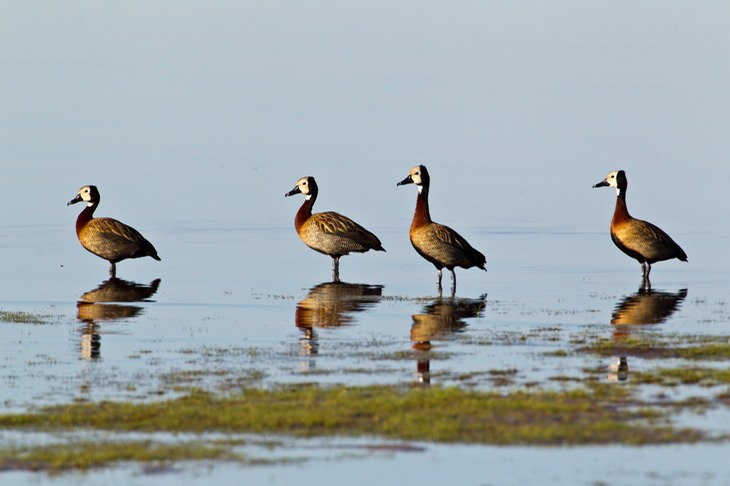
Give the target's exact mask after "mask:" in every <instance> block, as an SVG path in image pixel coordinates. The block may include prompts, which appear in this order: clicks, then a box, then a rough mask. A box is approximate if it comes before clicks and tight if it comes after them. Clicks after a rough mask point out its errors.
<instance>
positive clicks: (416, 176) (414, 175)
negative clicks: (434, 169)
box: [408, 165, 423, 186]
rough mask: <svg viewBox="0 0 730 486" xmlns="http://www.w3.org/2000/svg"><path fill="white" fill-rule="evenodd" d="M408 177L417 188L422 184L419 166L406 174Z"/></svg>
mask: <svg viewBox="0 0 730 486" xmlns="http://www.w3.org/2000/svg"><path fill="white" fill-rule="evenodd" d="M408 175H409V176H411V180H412V181H413V183H414V184H415V185H417V186H421V185H422V184H423V179H422V178H421V166H420V165H417V166H415V167H414V168H412V169H411V171H410V172H408Z"/></svg>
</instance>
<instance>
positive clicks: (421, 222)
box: [397, 165, 487, 294]
mask: <svg viewBox="0 0 730 486" xmlns="http://www.w3.org/2000/svg"><path fill="white" fill-rule="evenodd" d="M404 184H415V185H416V186H418V197H417V198H416V212H415V213H414V214H413V221H412V222H411V230H410V233H409V234H410V237H411V244H412V245H413V248H415V249H416V251H417V252H418V254H419V255H421V256H422V257H423V258H425V259H426V260H428V261H429V262H431V263H433V265H434V266H435V267H436V269H438V288H439V293H440V292H441V269H442V268H448V269H449V270H451V293H452V294H454V293H455V292H456V273H455V272H454V268H455V267H461V268H471V267H478V268H481V269H482V270H484V271H486V270H487V269H486V267H485V265H486V263H487V259H486V258H485V257H484V255H482V254H481V253H480V252H479V251H478V250H475V249H474V248H473V247H472V246H471V245H470V244H469V242H468V241H466V240H465V239H464V238H463V237H462V236H461V235H459V233H457V232H456V231H454V230H452V229H451V228H449V227H448V226H444V225H442V224H438V223H434V222H433V221H431V213H430V211H429V208H428V191H429V187H430V185H431V178H430V176H429V175H428V170H426V167H425V166H423V165H417V166H415V167H414V168H412V169H411V171H410V172H409V174H408V177H406V178H405V179H403V180H402V181H400V182H399V183H398V184H397V185H399V186H402V185H404Z"/></svg>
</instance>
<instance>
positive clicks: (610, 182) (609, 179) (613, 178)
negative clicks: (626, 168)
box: [593, 170, 621, 196]
mask: <svg viewBox="0 0 730 486" xmlns="http://www.w3.org/2000/svg"><path fill="white" fill-rule="evenodd" d="M619 172H621V171H618V170H615V171H613V172H611V173H610V174H608V175H607V176H606V178H605V179H603V180H602V181H601V182H599V183H598V184H596V185H595V186H593V187H613V188H615V189H616V195H618V196H620V195H621V188H620V187H618V174H619Z"/></svg>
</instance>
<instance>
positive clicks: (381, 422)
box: [0, 384, 704, 445]
mask: <svg viewBox="0 0 730 486" xmlns="http://www.w3.org/2000/svg"><path fill="white" fill-rule="evenodd" d="M0 426H2V427H7V428H24V429H36V430H44V431H61V430H75V429H91V430H109V431H124V432H130V431H135V432H193V433H204V432H227V433H265V434H272V433H277V434H286V435H290V436H301V437H312V436H368V435H377V436H381V437H384V438H390V439H402V440H421V441H437V442H447V443H449V442H460V443H475V444H500V445H507V444H511V445H512V444H530V445H567V444H571V445H572V444H608V443H621V444H658V443H677V442H694V441H697V440H701V439H703V438H704V435H703V434H702V433H701V432H699V431H696V430H692V429H683V428H675V427H673V426H672V425H671V423H670V422H669V415H668V411H666V410H663V409H662V408H660V407H658V406H656V405H649V404H642V403H641V402H639V401H638V400H637V399H636V398H635V397H631V395H630V392H629V391H628V389H626V388H622V387H614V386H610V385H600V384H596V385H594V386H592V387H590V388H588V389H574V390H569V391H538V390H535V391H515V392H511V393H496V392H479V391H469V390H462V389H459V388H429V389H422V388H410V387H407V388H404V387H387V386H365V387H355V388H351V387H345V386H334V387H320V386H316V385H300V386H286V387H279V388H276V389H273V390H264V389H252V390H247V391H245V392H243V393H241V394H239V395H231V396H226V397H216V396H213V395H211V394H209V393H205V392H198V393H191V394H189V395H187V396H184V397H181V398H178V399H175V400H167V401H160V402H152V403H129V402H101V403H77V404H70V405H64V406H56V407H49V408H45V409H42V410H40V411H39V412H36V413H24V414H6V415H1V416H0Z"/></svg>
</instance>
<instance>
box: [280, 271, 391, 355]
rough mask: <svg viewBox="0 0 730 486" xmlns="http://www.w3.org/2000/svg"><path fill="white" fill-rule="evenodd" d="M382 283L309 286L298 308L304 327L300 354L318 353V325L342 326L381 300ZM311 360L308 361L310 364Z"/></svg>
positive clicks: (299, 324)
mask: <svg viewBox="0 0 730 486" xmlns="http://www.w3.org/2000/svg"><path fill="white" fill-rule="evenodd" d="M382 293H383V286H382V285H368V284H353V283H346V282H339V281H335V282H324V283H321V284H319V285H317V286H315V287H312V288H311V289H310V290H309V293H308V294H307V295H306V297H304V299H302V300H301V301H300V302H299V303H298V304H297V308H296V312H295V314H294V322H295V323H296V326H297V327H298V328H299V329H300V330H301V331H302V337H301V338H300V340H299V344H300V354H301V355H303V356H311V355H316V354H317V353H318V352H319V341H318V337H317V333H316V331H315V328H318V327H319V328H331V327H340V326H345V325H348V324H351V323H353V322H354V321H355V315H354V314H356V313H358V312H363V311H365V310H367V309H369V308H371V307H373V306H374V305H375V304H377V303H378V302H379V301H380V298H381V296H382ZM311 365H312V363H311V362H310V363H308V364H307V365H306V367H307V368H309V367H311Z"/></svg>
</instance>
